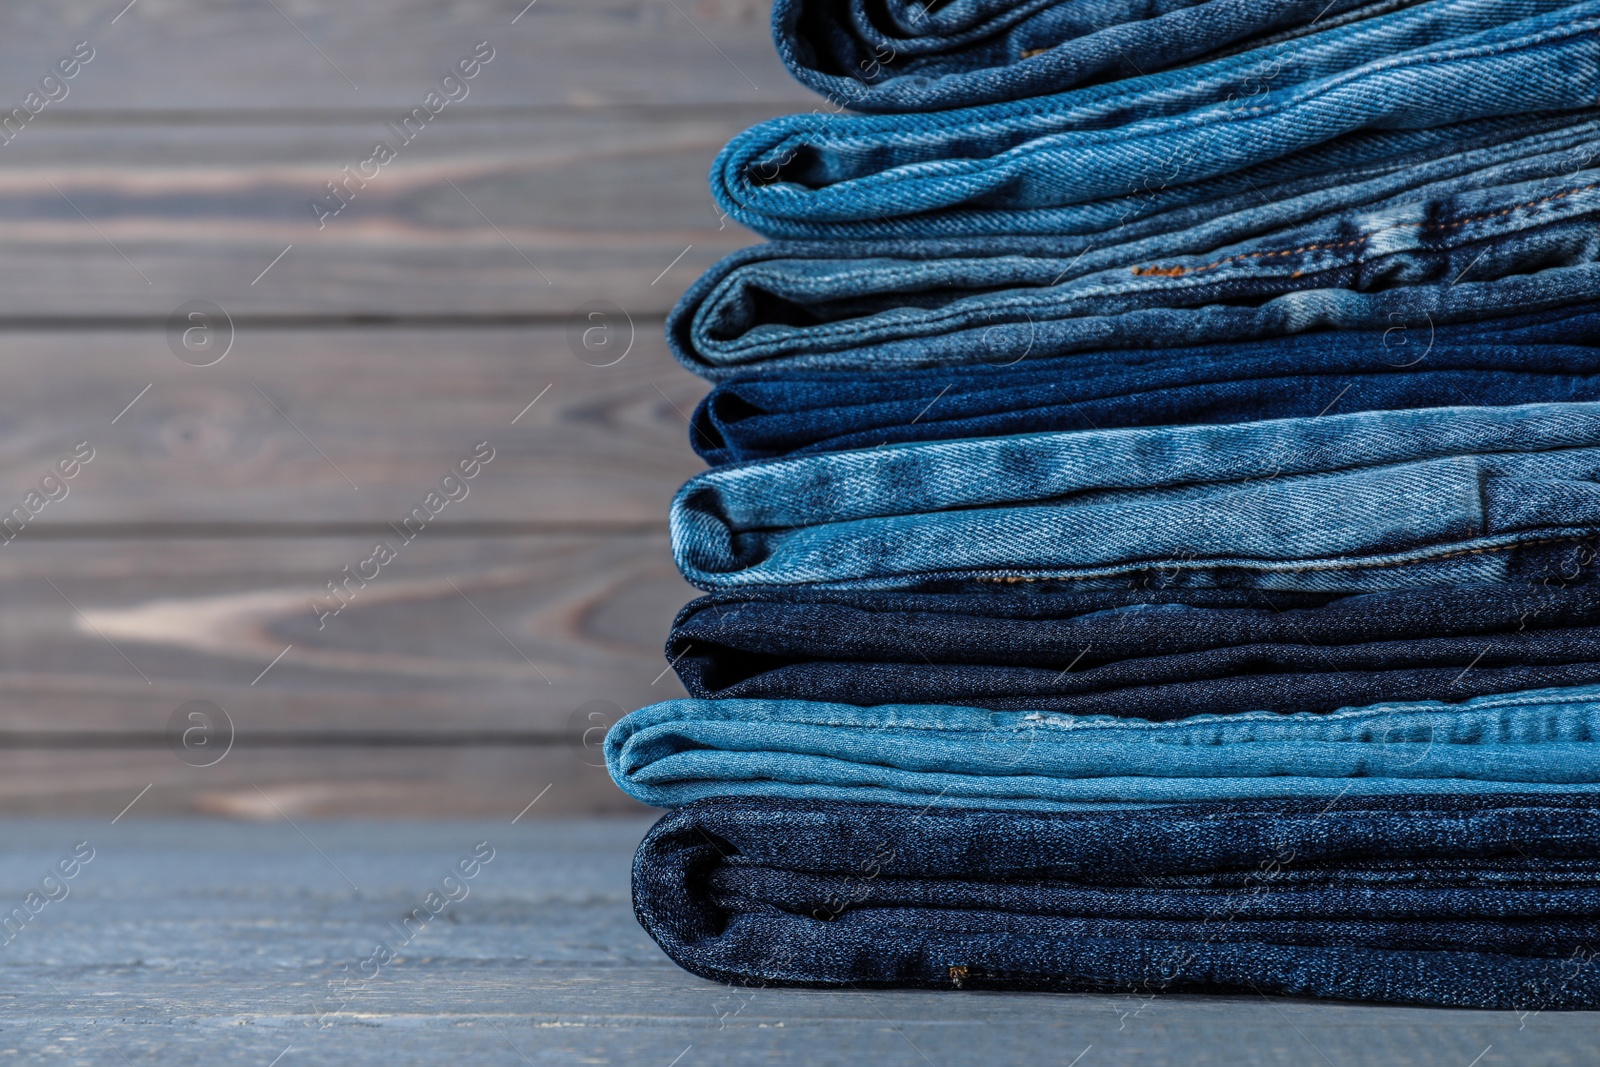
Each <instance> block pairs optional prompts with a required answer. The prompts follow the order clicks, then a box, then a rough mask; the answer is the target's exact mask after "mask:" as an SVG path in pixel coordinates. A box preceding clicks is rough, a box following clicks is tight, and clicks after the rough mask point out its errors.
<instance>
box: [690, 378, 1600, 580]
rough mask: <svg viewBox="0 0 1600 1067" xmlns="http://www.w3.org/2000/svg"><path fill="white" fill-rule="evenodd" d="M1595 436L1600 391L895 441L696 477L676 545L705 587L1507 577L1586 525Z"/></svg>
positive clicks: (1596, 518)
mask: <svg viewBox="0 0 1600 1067" xmlns="http://www.w3.org/2000/svg"><path fill="white" fill-rule="evenodd" d="M1596 446H1600V405H1594V404H1581V403H1580V404H1532V405H1521V406H1513V407H1504V408H1487V407H1477V408H1425V409H1419V410H1413V411H1398V412H1391V411H1377V412H1363V413H1358V414H1352V415H1328V416H1321V417H1313V418H1307V419H1274V420H1267V421H1263V422H1256V423H1245V424H1237V425H1225V426H1166V427H1154V428H1134V429H1122V430H1104V431H1087V432H1081V433H1056V434H1023V435H1018V436H1014V437H1001V438H988V439H976V440H960V441H935V442H925V443H914V444H904V445H892V446H888V447H885V448H880V449H866V450H859V451H852V452H835V453H826V454H821V455H815V456H799V457H793V458H787V459H776V460H764V461H759V462H753V463H744V464H734V465H730V466H726V467H720V468H717V469H715V470H711V471H707V472H705V473H702V474H700V475H697V476H695V477H694V478H691V479H690V480H689V481H688V482H687V483H686V484H685V485H684V486H683V488H682V489H680V490H679V492H678V495H677V496H676V497H675V498H674V500H673V504H672V511H671V522H670V526H671V533H672V548H673V555H674V558H675V559H676V561H677V563H678V568H679V570H680V571H681V572H682V573H683V575H684V577H685V578H687V579H688V580H689V581H690V582H691V583H693V584H695V585H697V586H699V587H700V588H702V589H707V590H714V589H720V588H731V587H735V586H741V585H771V584H779V585H783V584H818V585H823V586H835V587H840V588H861V589H872V588H879V589H893V588H913V587H916V586H917V585H919V584H922V583H925V582H930V581H939V580H946V579H961V578H986V579H991V580H998V581H1007V580H1029V579H1039V578H1077V579H1100V578H1107V579H1119V578H1126V577H1127V576H1129V575H1136V574H1151V573H1161V574H1166V575H1170V576H1171V578H1172V579H1174V580H1176V579H1178V578H1179V577H1180V576H1181V577H1183V578H1184V580H1186V581H1188V582H1189V583H1191V584H1207V585H1210V584H1222V585H1228V584H1244V585H1258V586H1261V587H1264V588H1286V589H1295V588H1299V589H1308V590H1323V591H1348V592H1364V591H1368V590H1371V589H1381V588H1390V587H1405V586H1414V585H1418V584H1421V585H1434V584H1442V583H1446V582H1459V581H1472V580H1477V581H1505V580H1509V579H1510V578H1511V577H1512V575H1511V569H1510V568H1511V565H1510V562H1509V560H1510V557H1509V556H1508V555H1506V553H1508V552H1510V553H1515V552H1516V550H1518V549H1521V548H1528V547H1533V548H1537V547H1539V546H1550V545H1556V544H1558V543H1565V542H1574V543H1576V542H1578V541H1581V540H1583V539H1585V538H1589V537H1592V536H1593V535H1594V534H1595V533H1596V532H1600V447H1596ZM1397 503H1398V506H1397ZM1562 551H1566V549H1562Z"/></svg>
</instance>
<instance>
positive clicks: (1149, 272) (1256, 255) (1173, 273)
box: [1132, 182, 1600, 278]
mask: <svg viewBox="0 0 1600 1067" xmlns="http://www.w3.org/2000/svg"><path fill="white" fill-rule="evenodd" d="M1590 189H1600V182H1591V183H1590V184H1588V185H1580V186H1578V187H1577V188H1576V189H1564V190H1562V191H1561V192H1559V193H1551V194H1550V195H1549V196H1543V197H1540V198H1539V199H1537V200H1529V201H1528V202H1527V203H1523V204H1512V205H1511V206H1509V207H1503V208H1501V209H1500V210H1498V211H1490V212H1488V213H1486V214H1483V215H1469V216H1467V217H1466V218H1464V219H1457V220H1456V221H1455V222H1450V223H1432V222H1397V223H1395V224H1394V225H1393V226H1385V227H1384V228H1383V229H1381V230H1373V231H1372V232H1371V233H1368V234H1363V235H1362V236H1360V237H1357V238H1354V239H1353V240H1349V241H1335V242H1328V243H1324V244H1315V245H1301V246H1300V247H1299V248H1280V249H1273V250H1271V251H1263V252H1240V253H1239V254H1238V255H1234V256H1224V257H1223V258H1221V259H1219V260H1217V261H1215V262H1213V263H1207V264H1205V265H1203V266H1199V267H1178V266H1174V267H1134V268H1132V270H1133V273H1134V274H1136V275H1138V276H1140V277H1151V276H1155V277H1160V278H1177V277H1180V276H1182V275H1184V274H1198V273H1199V272H1201V271H1205V270H1215V269H1216V268H1217V267H1220V266H1222V265H1223V264H1224V263H1231V262H1233V261H1234V260H1236V259H1265V258H1267V257H1270V256H1295V255H1299V254H1300V253H1302V252H1321V251H1326V250H1327V249H1330V248H1349V247H1350V246H1352V245H1359V244H1364V243H1366V242H1367V241H1370V240H1372V239H1373V238H1374V237H1376V236H1377V235H1378V234H1380V233H1388V232H1390V231H1391V230H1401V229H1405V228H1406V227H1408V226H1415V227H1417V228H1419V229H1422V228H1427V227H1432V228H1434V229H1437V230H1439V231H1440V232H1443V231H1446V230H1454V229H1457V228H1458V227H1461V226H1465V225H1467V224H1468V223H1472V222H1482V221H1484V220H1485V219H1493V218H1498V217H1500V216H1502V215H1509V214H1511V213H1512V212H1513V211H1521V210H1522V209H1523V208H1530V207H1535V206H1537V205H1539V204H1548V203H1550V202H1551V201H1553V200H1562V199H1565V198H1566V197H1569V196H1577V195H1578V194H1579V193H1584V192H1588V191H1589V190H1590ZM1299 274H1300V272H1296V274H1295V275H1293V276H1294V277H1299Z"/></svg>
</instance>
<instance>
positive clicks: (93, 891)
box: [0, 790, 1600, 1067]
mask: <svg viewBox="0 0 1600 1067" xmlns="http://www.w3.org/2000/svg"><path fill="white" fill-rule="evenodd" d="M555 793H556V791H555V790H552V791H551V793H550V794H549V795H547V796H546V797H545V798H544V799H542V800H540V802H539V804H538V805H536V806H535V808H534V809H533V810H535V811H537V810H538V808H539V807H541V806H542V805H543V804H545V803H546V802H548V801H550V800H551V799H553V798H554V796H555ZM147 799H148V798H147ZM526 802H527V801H526V800H525V799H523V798H522V797H521V796H518V797H515V798H508V803H507V805H506V806H505V807H504V808H503V809H502V810H501V811H500V812H499V813H498V815H497V817H495V818H493V819H484V820H482V821H479V822H471V823H468V822H453V823H435V824H432V825H415V824H392V823H391V824H387V825H372V824H359V823H356V824H351V823H333V824H329V823H308V822H302V821H299V820H295V825H291V824H290V823H289V822H287V821H285V819H284V817H283V816H281V815H278V814H276V813H272V816H271V818H272V821H271V822H267V823H264V824H261V825H243V826H241V825H239V824H219V823H208V822H194V821H188V822H165V821H160V820H150V821H144V820H141V818H140V815H139V812H140V810H141V807H142V805H143V803H144V801H141V802H140V804H139V805H136V806H135V807H134V808H133V810H132V811H131V812H130V813H129V814H128V815H127V816H125V817H123V818H121V819H120V820H119V821H118V822H116V823H115V824H112V823H111V822H110V819H111V815H114V814H115V810H113V811H112V812H111V813H110V814H106V815H103V816H102V817H100V818H98V819H95V820H93V821H87V820H84V821H78V822H63V821H39V822H13V823H10V824H8V826H7V833H6V836H5V840H4V843H3V845H0V902H4V903H5V904H6V906H7V907H10V906H11V904H12V902H17V901H21V900H22V898H23V897H24V895H25V894H26V893H27V892H28V891H29V889H31V888H33V887H34V886H36V885H37V883H38V880H39V878H40V876H41V874H42V873H43V872H44V871H45V869H46V868H47V866H49V865H51V864H53V863H54V862H55V861H56V860H57V859H59V858H60V857H62V856H65V855H68V854H70V853H71V852H72V850H73V847H74V845H75V844H76V843H77V842H80V841H87V842H89V844H90V846H91V847H92V848H93V849H94V858H93V859H92V860H91V861H90V862H89V863H88V864H87V865H85V866H83V867H82V868H81V870H80V871H79V873H78V874H77V876H76V877H75V878H74V879H73V880H72V881H71V882H70V883H69V885H70V895H69V896H67V897H66V898H65V899H62V900H58V901H56V902H53V903H51V904H49V905H47V906H46V907H45V908H44V910H42V911H41V912H40V913H39V914H38V915H37V917H35V918H34V919H33V920H31V921H30V922H29V923H28V924H27V925H25V926H24V927H23V928H22V929H21V930H20V931H19V932H18V935H17V936H16V938H15V939H14V940H13V941H11V943H10V944H8V945H6V946H5V948H4V952H3V954H0V968H3V969H4V971H5V974H4V981H3V983H0V989H3V991H4V992H3V994H0V1055H4V1056H15V1057H16V1062H18V1063H57V1062H70V1063H81V1064H91V1065H96V1067H99V1065H107V1067H113V1065H114V1067H126V1065H127V1064H129V1063H132V1064H145V1063H152V1064H153V1063H160V1064H172V1065H183V1064H205V1065H210V1064H217V1063H238V1064H257V1065H260V1067H267V1065H268V1064H272V1063H274V1062H276V1063H278V1064H279V1065H280V1067H289V1065H291V1064H295V1063H349V1064H393V1065H404V1064H437V1063H471V1064H474V1065H493V1064H505V1065H513V1064H516V1065H524V1064H530V1063H531V1064H545V1063H595V1064H630V1065H632V1064H653V1065H656V1067H700V1065H705V1067H710V1065H721V1064H729V1065H741V1067H742V1065H745V1064H750V1063H806V1064H822V1065H833V1064H851V1065H854V1064H862V1063H875V1064H887V1065H899V1064H904V1065H907V1067H930V1065H931V1067H958V1065H961V1064H967V1063H972V1062H974V1061H979V1062H983V1063H996V1064H1012V1063H1017V1064H1023V1063H1026V1064H1060V1065H1063V1067H1065V1065H1067V1064H1075V1065H1077V1067H1102V1065H1103V1067H1115V1065H1129V1067H1132V1065H1139V1067H1269V1065H1270V1067H1280V1065H1292V1067H1304V1065H1306V1064H1312V1063H1315V1064H1325V1065H1332V1067H1346V1065H1355V1064H1383V1065H1384V1067H1469V1065H1470V1067H1499V1065H1505V1064H1538V1065H1541V1067H1566V1065H1572V1067H1588V1065H1590V1064H1593V1063H1594V1062H1595V1061H1596V1059H1597V1058H1600V1015H1596V1014H1594V1013H1578V1014H1574V1013H1548V1012H1547V1013H1542V1014H1530V1015H1526V1016H1521V1017H1519V1015H1517V1014H1516V1013H1513V1012H1462V1011H1433V1010H1424V1009H1413V1008H1379V1007H1360V1006H1356V1005H1345V1004H1320V1003H1311V1002H1304V1001H1282V1000H1267V999H1265V998H1260V997H1236V998H1222V997H1204V998H1201V997H1186V996H1164V997H1156V998H1153V999H1149V998H1145V999H1141V998H1138V997H1133V996H1114V995H1111V996H1099V995H1095V996H1052V995H1016V994H1006V995H996V994H983V993H957V992H953V991H951V992H874V993H871V994H865V993H860V992H855V991H850V990H844V991H809V990H807V991H799V990H783V989H750V988H735V987H726V986H721V985H716V984H713V983H710V982H705V981H702V980H700V979H697V978H694V977H692V976H690V975H688V974H686V973H684V972H682V971H679V970H678V969H677V968H675V967H674V966H673V965H672V964H671V963H670V962H668V961H667V959H666V958H665V957H664V956H663V955H662V954H661V953H660V951H659V950H658V949H656V947H655V946H654V945H653V944H652V943H651V942H650V940H649V938H648V937H647V936H646V935H645V934H644V932H643V931H642V930H641V929H640V928H639V927H638V926H637V924H636V923H635V922H634V920H633V916H632V914H631V910H630V906H629V896H628V865H629V858H630V854H631V851H632V848H633V846H634V844H635V843H636V842H637V841H638V839H639V837H640V836H641V835H642V834H643V832H644V830H645V827H646V826H647V825H648V821H647V820H641V819H615V820H586V821H577V820H573V821H566V820H562V821H555V822H533V821H531V819H532V816H531V814H530V816H528V817H525V818H523V819H522V820H521V821H520V822H518V823H516V824H515V825H512V822H511V820H512V818H513V817H514V816H516V815H517V813H518V810H519V809H520V808H521V807H522V806H523V805H524V804H526ZM302 831H303V836H302ZM480 842H487V843H488V847H489V848H492V849H493V850H494V851H493V858H492V859H491V860H490V861H489V862H488V863H487V864H484V865H482V866H481V868H480V869H479V870H478V873H477V875H476V877H474V878H473V879H471V880H470V881H467V882H465V883H462V884H464V885H466V887H467V888H468V893H467V895H466V897H465V898H464V899H461V900H460V901H459V902H458V903H456V904H453V905H451V906H450V907H449V909H448V910H447V911H445V912H444V913H442V915H441V916H440V917H439V918H437V919H435V920H433V921H432V922H430V923H428V924H427V925H426V926H424V927H422V928H421V929H420V930H416V929H415V928H414V929H413V931H412V934H411V936H410V938H409V941H408V942H407V943H404V944H403V946H402V951H401V953H400V955H399V957H398V958H397V959H395V960H394V961H393V962H392V963H389V964H387V965H385V966H383V967H382V968H381V969H380V970H379V971H378V973H377V975H376V977H373V978H372V979H371V980H370V981H366V982H361V983H355V984H353V985H352V986H350V987H348V989H347V988H346V987H344V986H341V985H340V984H339V981H338V980H339V978H340V976H341V975H342V974H343V973H344V970H343V969H344V968H345V967H346V966H348V967H350V968H351V970H352V971H357V970H358V968H359V966H360V963H361V961H362V960H365V959H367V958H368V957H369V956H370V955H371V954H372V952H373V949H374V947H375V945H376V944H377V943H379V942H380V941H387V942H388V943H390V944H391V945H397V944H402V943H401V937H400V934H399V933H398V932H397V930H396V928H395V926H394V925H391V924H395V923H398V922H399V920H400V919H401V918H402V917H403V916H405V915H406V914H408V913H410V912H412V910H413V909H415V908H416V907H418V906H419V904H420V903H421V901H422V900H423V898H424V896H425V895H426V894H427V893H428V892H429V890H431V889H433V888H434V887H436V886H437V885H438V884H439V881H440V879H441V877H442V876H443V875H444V874H445V873H446V871H447V870H448V869H449V868H450V867H451V866H453V865H454V864H455V863H456V862H457V861H458V860H460V859H462V858H465V857H470V856H472V855H473V853H474V849H475V847H476V846H478V844H479V843H480ZM454 893H455V895H457V896H459V895H460V892H459V890H455V891H454ZM319 1023H321V1024H322V1025H319ZM280 1056H281V1059H277V1060H276V1061H275V1060H274V1058H275V1057H280Z"/></svg>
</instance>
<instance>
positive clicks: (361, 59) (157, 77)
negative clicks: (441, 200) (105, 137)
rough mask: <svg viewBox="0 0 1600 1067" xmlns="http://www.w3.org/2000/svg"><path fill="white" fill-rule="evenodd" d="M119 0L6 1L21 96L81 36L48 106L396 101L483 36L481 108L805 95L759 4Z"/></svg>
mask: <svg viewBox="0 0 1600 1067" xmlns="http://www.w3.org/2000/svg"><path fill="white" fill-rule="evenodd" d="M125 3H126V0H113V2H111V3H106V2H104V0H60V2H57V3H52V4H28V5H14V6H12V7H11V8H8V9H7V10H6V12H5V14H4V19H3V22H0V27H3V29H4V31H5V32H4V33H0V42H3V43H0V63H4V65H5V69H6V70H8V71H10V72H12V78H11V81H12V84H13V85H14V86H15V87H16V94H17V95H18V96H19V97H20V95H21V94H22V93H23V92H26V90H27V88H28V86H29V85H30V83H31V82H32V81H33V80H35V79H36V78H37V77H38V76H39V75H42V74H44V73H45V72H46V71H48V70H49V69H50V65H51V64H52V63H53V62H54V61H55V60H56V59H57V58H58V57H59V56H61V55H63V54H65V53H66V52H68V51H69V50H70V48H71V45H72V44H73V43H74V42H76V41H78V40H85V39H86V40H88V41H90V42H91V43H92V45H93V46H94V48H95V49H96V55H95V58H94V59H93V60H92V61H91V62H90V63H89V65H88V66H87V67H85V68H84V70H83V72H82V74H81V75H80V76H79V77H78V78H77V79H75V80H74V82H72V83H71V94H70V95H69V96H68V97H67V98H66V99H65V100H63V101H62V102H61V103H60V104H59V105H56V104H52V105H49V107H48V109H47V110H46V111H45V113H44V114H45V115H51V114H52V112H54V111H55V110H56V109H57V108H60V109H61V110H62V111H63V112H65V111H68V110H71V109H75V108H76V109H111V108H114V109H117V110H119V111H144V112H152V111H154V112H165V111H182V112H186V113H187V112H194V111H247V112H265V111H273V110H280V111H287V110H293V111H316V112H326V111H331V110H341V109H343V110H355V109H362V110H365V111H373V110H379V111H387V110H389V109H393V108H410V107H413V106H415V105H416V104H418V103H420V102H421V99H422V97H423V95H424V94H425V93H426V92H427V91H428V90H429V89H430V88H432V87H434V86H435V85H436V84H437V83H438V81H439V79H440V78H441V77H442V76H443V75H444V74H445V73H447V72H448V71H449V69H450V66H451V64H453V63H454V62H455V61H456V60H457V59H459V58H461V57H462V56H464V55H466V54H468V53H469V52H470V50H471V47H472V45H473V44H474V43H475V42H477V41H479V40H487V41H489V42H490V44H491V45H492V46H493V48H494V49H495V57H494V59H493V60H492V61H491V62H490V64H489V65H488V66H487V67H486V68H485V69H484V71H483V73H482V74H481V75H480V76H479V77H478V78H476V79H474V80H473V82H472V83H471V94H470V95H469V96H468V98H467V101H470V102H473V103H478V104H484V105H491V106H501V107H505V106H513V107H529V106H552V105H593V104H600V103H645V104H659V103H671V104H687V105H716V104H721V103H726V102H729V101H737V102H763V103H767V104H768V105H769V106H772V105H789V106H796V105H800V104H801V103H802V102H803V101H806V100H809V99H810V97H809V94H807V93H806V92H805V91H804V90H803V89H801V88H800V87H799V86H798V85H797V84H796V83H795V82H794V80H793V79H792V78H790V76H789V75H788V73H787V72H786V71H785V70H784V69H783V67H782V65H781V64H780V63H779V62H778V57H777V55H776V53H775V51H774V49H773V47H772V38H771V33H770V30H769V28H768V19H769V16H768V9H769V5H768V4H767V3H764V2H759V0H538V2H537V3H534V4H532V5H530V4H528V3H527V0H341V2H339V3H337V4H326V3H319V2H317V0H274V2H273V3H265V2H262V0H137V2H136V4H135V5H134V6H132V7H131V8H129V9H128V10H126V11H125V12H123V13H122V14H121V16H120V17H118V13H119V12H122V11H123V7H124V4H125ZM519 13H521V16H520V18H519V17H518V15H519ZM113 20H115V21H113ZM341 72H342V73H341ZM347 77H348V80H346V78H347ZM804 106H810V105H809V104H806V105H804Z"/></svg>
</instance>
